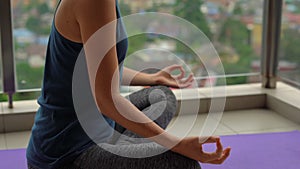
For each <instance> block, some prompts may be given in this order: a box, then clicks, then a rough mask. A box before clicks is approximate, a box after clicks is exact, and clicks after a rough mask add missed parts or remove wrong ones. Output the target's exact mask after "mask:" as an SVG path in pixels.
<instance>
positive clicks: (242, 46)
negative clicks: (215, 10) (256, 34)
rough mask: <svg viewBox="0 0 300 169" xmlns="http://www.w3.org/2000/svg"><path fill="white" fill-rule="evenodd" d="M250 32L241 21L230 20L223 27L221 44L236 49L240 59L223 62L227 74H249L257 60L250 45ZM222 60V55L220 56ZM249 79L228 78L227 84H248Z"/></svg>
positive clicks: (220, 38)
mask: <svg viewBox="0 0 300 169" xmlns="http://www.w3.org/2000/svg"><path fill="white" fill-rule="evenodd" d="M249 38H250V32H249V30H248V29H247V27H246V25H244V24H243V23H242V22H241V21H239V20H237V19H232V18H229V19H228V20H227V21H226V22H225V23H224V25H223V28H222V30H221V35H220V37H219V42H221V43H222V44H223V45H226V46H230V47H231V48H233V49H234V51H235V52H236V54H237V55H238V57H239V59H238V60H237V62H226V61H223V66H224V70H225V73H226V74H236V73H248V72H250V71H251V66H250V65H251V62H252V60H253V59H254V58H255V54H254V51H253V49H252V47H251V45H249V44H248V42H249ZM220 57H221V59H222V55H220ZM246 82H247V77H237V78H228V79H227V84H240V83H246Z"/></svg>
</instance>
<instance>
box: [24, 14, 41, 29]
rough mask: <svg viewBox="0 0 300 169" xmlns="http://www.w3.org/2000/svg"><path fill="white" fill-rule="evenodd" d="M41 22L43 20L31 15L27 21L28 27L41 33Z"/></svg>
mask: <svg viewBox="0 0 300 169" xmlns="http://www.w3.org/2000/svg"><path fill="white" fill-rule="evenodd" d="M40 24H41V21H40V19H39V18H37V17H35V16H30V17H29V18H28V19H27V21H26V28H27V29H28V30H30V31H32V32H35V33H39V32H40V29H41V28H40V27H39V26H38V25H40Z"/></svg>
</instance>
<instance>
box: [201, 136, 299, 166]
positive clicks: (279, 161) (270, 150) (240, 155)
mask: <svg viewBox="0 0 300 169" xmlns="http://www.w3.org/2000/svg"><path fill="white" fill-rule="evenodd" d="M221 141H222V143H223V144H224V146H225V147H227V146H230V147H231V148H232V151H231V155H230V157H229V158H228V159H227V160H226V161H225V162H224V163H223V164H222V165H211V164H201V166H202V169H300V131H292V132H283V133H267V134H243V135H232V136H222V137H221ZM213 147H214V145H207V146H205V147H204V149H205V150H210V151H213V150H214V148H213Z"/></svg>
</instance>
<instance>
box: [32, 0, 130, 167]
mask: <svg viewBox="0 0 300 169" xmlns="http://www.w3.org/2000/svg"><path fill="white" fill-rule="evenodd" d="M71 2H72V0H63V1H62V2H61V4H60V5H59V7H58V9H57V13H56V16H55V20H54V21H53V24H52V28H51V33H50V37H49V43H48V48H47V53H46V63H45V70H44V80H43V87H42V94H41V96H40V97H39V99H38V103H39V104H40V109H39V110H38V112H37V114H36V117H35V123H34V126H33V128H32V137H31V139H30V143H29V146H28V149H27V159H28V162H29V164H31V165H33V166H39V167H41V166H42V168H45V169H46V168H55V167H57V166H60V165H61V164H63V163H66V162H68V161H70V160H73V159H74V158H76V157H77V156H78V155H79V154H80V153H81V152H83V151H84V150H86V149H87V148H88V147H90V146H91V145H93V144H94V143H93V142H92V141H91V139H90V138H89V137H88V136H87V135H86V134H85V132H84V131H83V129H82V128H81V125H80V123H79V121H78V119H77V117H76V113H75V110H74V105H73V99H72V78H73V70H74V67H75V63H76V60H77V57H78V55H79V53H80V52H81V50H82V49H83V44H82V43H81V40H80V36H79V37H78V34H80V32H77V31H78V30H79V27H78V25H77V26H76V22H75V21H74V19H75V18H74V17H73V18H72V15H73V14H72V13H71V12H72V10H70V9H71V7H72V6H69V7H68V5H69V4H71ZM116 11H117V16H118V17H120V14H119V10H118V8H116ZM118 30H119V31H120V30H121V32H125V30H124V28H123V26H122V25H118ZM119 31H118V32H119ZM117 36H118V35H117ZM126 49H127V41H126V40H124V41H121V42H120V43H118V44H117V52H118V60H119V62H122V61H123V59H124V57H125V54H126ZM107 121H109V122H110V123H111V124H113V122H112V120H110V119H107ZM103 131H105V133H103V136H105V137H109V136H110V135H111V134H112V132H113V131H112V129H110V130H108V129H107V130H106V129H103Z"/></svg>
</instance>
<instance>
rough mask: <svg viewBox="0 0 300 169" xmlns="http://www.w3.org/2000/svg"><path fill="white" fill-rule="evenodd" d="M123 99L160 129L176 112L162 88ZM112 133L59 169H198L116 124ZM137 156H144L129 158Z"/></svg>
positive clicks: (170, 96)
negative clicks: (111, 135) (108, 137)
mask: <svg viewBox="0 0 300 169" xmlns="http://www.w3.org/2000/svg"><path fill="white" fill-rule="evenodd" d="M127 98H128V99H129V100H130V101H131V103H132V104H134V105H135V106H136V107H137V108H138V109H139V110H141V111H142V112H144V113H145V114H146V115H147V116H148V117H149V118H150V119H152V120H154V121H155V122H156V123H157V124H158V125H159V126H161V127H162V128H164V129H165V128H166V127H167V125H168V124H169V122H170V121H171V119H172V117H173V116H174V113H175V112H176V98H175V96H174V94H173V93H172V91H171V90H170V89H169V88H167V87H165V86H153V87H150V88H145V89H142V90H140V91H137V92H134V93H132V94H130V95H129V97H127ZM116 131H118V132H116V133H115V135H114V136H113V138H112V140H111V142H110V143H109V144H108V143H102V144H98V145H95V146H92V147H90V148H89V149H87V150H86V151H85V152H84V153H83V154H81V155H80V156H79V157H78V158H77V159H76V160H75V161H74V162H73V163H72V164H70V165H68V166H64V167H62V168H60V169H201V167H200V165H199V163H198V162H197V161H195V160H192V159H189V158H187V157H184V156H182V155H180V154H177V153H174V152H172V151H169V150H166V149H165V148H163V147H162V146H160V145H158V144H156V143H154V142H151V141H149V140H148V139H144V138H141V137H140V136H138V135H136V134H135V133H133V132H131V131H129V130H126V129H125V128H124V127H122V126H120V125H118V124H116ZM120 133H121V134H120ZM107 150H109V151H107ZM112 152H114V153H112ZM117 154H119V155H117ZM120 154H121V155H120ZM151 154H153V155H151ZM155 154H156V155H155ZM141 156H145V157H144V158H133V157H141ZM29 169H31V168H29Z"/></svg>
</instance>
